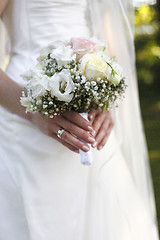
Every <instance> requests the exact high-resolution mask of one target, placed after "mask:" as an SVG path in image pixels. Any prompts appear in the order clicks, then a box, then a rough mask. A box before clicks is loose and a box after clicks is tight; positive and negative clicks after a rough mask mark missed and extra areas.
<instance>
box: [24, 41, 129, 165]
mask: <svg viewBox="0 0 160 240" xmlns="http://www.w3.org/2000/svg"><path fill="white" fill-rule="evenodd" d="M23 78H24V79H25V80H26V81H27V86H26V90H25V91H23V93H22V97H21V104H22V105H23V106H24V107H26V112H39V113H42V114H45V115H47V116H49V117H50V118H53V117H54V116H56V115H57V114H60V113H61V112H63V111H75V112H78V113H85V115H86V114H87V113H88V112H89V111H90V110H91V108H101V109H102V110H103V111H105V110H106V109H109V108H111V107H112V105H113V103H115V102H116V100H117V99H118V98H120V97H123V95H124V92H125V89H126V84H125V78H124V76H123V73H122V68H121V67H120V66H119V65H118V63H117V62H116V60H115V58H114V57H109V56H108V54H107V45H106V43H105V42H103V41H98V40H97V39H89V40H88V39H81V38H72V39H71V40H70V41H68V42H61V41H56V42H53V43H52V44H51V45H49V46H48V47H46V48H44V49H43V50H42V51H41V53H40V56H39V57H38V59H37V65H36V66H35V67H33V68H32V69H30V71H29V72H27V73H25V74H24V75H23ZM82 115H83V114H82ZM81 154H82V155H83V156H82V157H81V162H82V163H84V164H89V163H90V161H91V158H90V157H87V154H90V153H81Z"/></svg>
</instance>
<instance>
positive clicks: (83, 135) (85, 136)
mask: <svg viewBox="0 0 160 240" xmlns="http://www.w3.org/2000/svg"><path fill="white" fill-rule="evenodd" d="M60 128H64V129H65V130H67V131H68V132H70V133H71V134H72V135H75V136H76V137H77V138H80V139H82V140H83V141H85V142H87V143H90V144H92V143H93V142H95V138H94V137H93V136H92V135H91V134H90V133H89V132H88V131H85V130H84V129H82V128H80V127H78V126H77V125H75V124H74V123H72V122H70V121H68V120H66V119H65V118H63V117H61V118H59V119H58V123H57V125H54V126H53V131H54V132H56V133H57V131H58V129H60Z"/></svg>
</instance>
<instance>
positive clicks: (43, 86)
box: [23, 68, 49, 98]
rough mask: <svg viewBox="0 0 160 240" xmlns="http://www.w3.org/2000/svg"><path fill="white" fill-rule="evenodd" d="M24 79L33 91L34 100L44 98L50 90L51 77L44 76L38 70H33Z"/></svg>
mask: <svg viewBox="0 0 160 240" xmlns="http://www.w3.org/2000/svg"><path fill="white" fill-rule="evenodd" d="M23 78H24V79H25V80H27V81H28V83H27V86H28V88H29V89H30V90H31V91H32V96H33V98H37V97H39V96H43V95H44V94H45V92H46V90H49V87H48V81H49V77H48V76H47V75H44V74H43V73H42V72H41V71H39V70H38V69H37V68H34V69H33V70H31V71H30V74H28V73H26V74H25V75H23Z"/></svg>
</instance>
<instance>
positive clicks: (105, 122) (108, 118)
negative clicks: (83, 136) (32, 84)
mask: <svg viewBox="0 0 160 240" xmlns="http://www.w3.org/2000/svg"><path fill="white" fill-rule="evenodd" d="M88 118H89V120H90V121H91V122H92V126H93V128H94V129H95V131H96V134H95V139H96V141H95V142H94V143H93V144H92V147H97V149H98V150H101V149H102V147H104V145H105V144H106V142H107V139H108V137H109V135H110V132H111V130H112V128H113V125H114V123H113V119H112V115H111V113H110V112H108V111H105V112H104V113H102V110H100V109H98V110H96V109H93V110H91V112H90V113H89V116H88Z"/></svg>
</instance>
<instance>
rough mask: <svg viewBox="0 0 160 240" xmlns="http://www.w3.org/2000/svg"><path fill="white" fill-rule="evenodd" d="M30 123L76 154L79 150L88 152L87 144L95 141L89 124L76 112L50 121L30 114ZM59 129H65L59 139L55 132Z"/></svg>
mask: <svg viewBox="0 0 160 240" xmlns="http://www.w3.org/2000/svg"><path fill="white" fill-rule="evenodd" d="M30 121H31V122H32V123H33V124H34V125H36V126H37V127H38V128H39V129H40V130H41V131H42V132H43V133H45V134H46V135H48V136H50V137H52V138H54V139H56V140H57V141H58V142H60V143H62V144H63V145H64V146H66V147H67V148H69V149H70V150H72V151H74V152H77V153H78V152H79V149H81V150H83V151H84V152H88V151H89V149H90V147H89V146H88V144H87V143H90V144H92V143H94V141H95V139H94V137H93V135H94V134H95V131H94V130H93V127H92V125H91V123H90V122H88V121H87V120H85V119H84V118H83V117H81V116H80V114H78V113H76V112H64V113H62V114H61V115H59V116H56V117H54V118H52V119H51V118H49V117H47V116H45V115H42V114H38V113H35V114H31V119H30ZM59 129H65V131H64V132H63V134H62V137H61V138H59V137H57V131H58V130H59ZM78 138H80V139H82V140H83V141H85V142H83V141H81V140H79V139H78Z"/></svg>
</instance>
